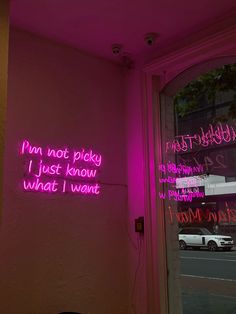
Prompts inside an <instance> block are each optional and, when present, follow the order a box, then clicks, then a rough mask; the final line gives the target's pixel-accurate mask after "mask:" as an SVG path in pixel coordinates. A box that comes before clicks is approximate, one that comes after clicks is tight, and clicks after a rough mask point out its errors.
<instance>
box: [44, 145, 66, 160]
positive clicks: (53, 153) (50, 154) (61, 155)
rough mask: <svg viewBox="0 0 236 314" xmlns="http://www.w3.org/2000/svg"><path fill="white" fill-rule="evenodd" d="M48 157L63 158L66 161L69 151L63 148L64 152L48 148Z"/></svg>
mask: <svg viewBox="0 0 236 314" xmlns="http://www.w3.org/2000/svg"><path fill="white" fill-rule="evenodd" d="M47 155H48V157H54V158H59V159H61V158H64V159H68V158H69V150H68V149H67V148H65V149H64V150H62V149H58V150H56V149H51V148H48V152H47Z"/></svg>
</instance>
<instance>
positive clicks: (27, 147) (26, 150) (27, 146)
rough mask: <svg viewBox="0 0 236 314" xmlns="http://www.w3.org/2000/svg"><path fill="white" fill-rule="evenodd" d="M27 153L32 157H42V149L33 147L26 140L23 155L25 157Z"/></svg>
mask: <svg viewBox="0 0 236 314" xmlns="http://www.w3.org/2000/svg"><path fill="white" fill-rule="evenodd" d="M25 153H28V154H30V155H33V154H34V155H42V154H43V152H42V147H40V146H38V147H37V146H32V145H30V142H29V141H27V140H24V141H23V143H22V145H21V154H22V155H24V154H25Z"/></svg>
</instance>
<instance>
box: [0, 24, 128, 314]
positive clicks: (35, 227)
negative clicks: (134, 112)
mask: <svg viewBox="0 0 236 314" xmlns="http://www.w3.org/2000/svg"><path fill="white" fill-rule="evenodd" d="M8 91H9V93H8V94H9V96H8V97H9V99H8V113H7V133H6V149H5V174H4V175H5V180H4V186H5V191H4V208H3V217H2V225H1V237H0V256H1V258H0V277H1V280H0V294H1V302H0V313H8V314H15V313H22V314H23V313H24V314H54V313H55V314H56V313H59V312H61V311H66V310H70V311H78V312H81V313H84V314H126V313H127V306H128V243H127V242H128V237H127V224H126V222H127V186H126V184H127V182H126V143H125V103H124V76H123V73H122V70H121V69H120V68H119V67H118V66H116V65H113V64H111V63H109V62H107V61H104V60H102V59H98V58H94V57H91V56H87V55H85V54H82V53H80V52H78V51H76V50H74V49H72V48H68V47H64V46H62V45H58V44H54V43H51V42H50V41H48V40H45V39H41V38H39V37H36V36H34V35H31V34H28V33H25V32H22V31H19V30H15V29H12V30H11V34H10V61H9V86H8ZM23 138H28V139H30V140H32V141H34V142H36V143H40V144H41V145H43V146H46V145H47V144H51V145H55V146H63V145H68V146H69V147H75V148H77V147H81V146H86V147H93V148H94V149H96V150H97V151H99V152H101V153H102V155H103V166H102V169H101V174H100V177H99V179H100V180H101V181H102V182H103V183H105V184H103V185H102V189H101V194H100V195H99V197H97V198H93V197H81V196H75V195H56V194H55V195H51V196H50V195H47V194H40V193H26V192H24V191H22V189H20V188H19V183H20V182H21V180H22V178H23V164H22V159H21V158H20V156H19V153H18V148H19V147H18V144H19V141H21V140H22V139H23Z"/></svg>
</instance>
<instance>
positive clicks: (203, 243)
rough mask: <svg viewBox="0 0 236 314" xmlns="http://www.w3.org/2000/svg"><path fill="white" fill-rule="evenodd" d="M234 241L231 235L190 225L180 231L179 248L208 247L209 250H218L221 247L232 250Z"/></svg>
mask: <svg viewBox="0 0 236 314" xmlns="http://www.w3.org/2000/svg"><path fill="white" fill-rule="evenodd" d="M233 246H234V241H233V239H232V237H231V236H224V235H216V234H212V233H211V232H210V231H209V230H208V229H206V228H195V227H188V228H183V229H181V230H180V232H179V248H180V249H181V250H186V249H187V247H192V248H193V249H197V248H204V247H205V248H208V250H209V251H216V250H217V249H219V248H222V249H223V250H225V251H226V250H227V251H229V250H231V249H232V247H233Z"/></svg>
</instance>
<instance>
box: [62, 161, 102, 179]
mask: <svg viewBox="0 0 236 314" xmlns="http://www.w3.org/2000/svg"><path fill="white" fill-rule="evenodd" d="M96 174H97V170H96V169H94V170H93V169H78V168H75V167H71V166H70V164H67V167H66V176H71V177H75V176H78V177H83V178H84V177H87V178H95V176H96Z"/></svg>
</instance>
